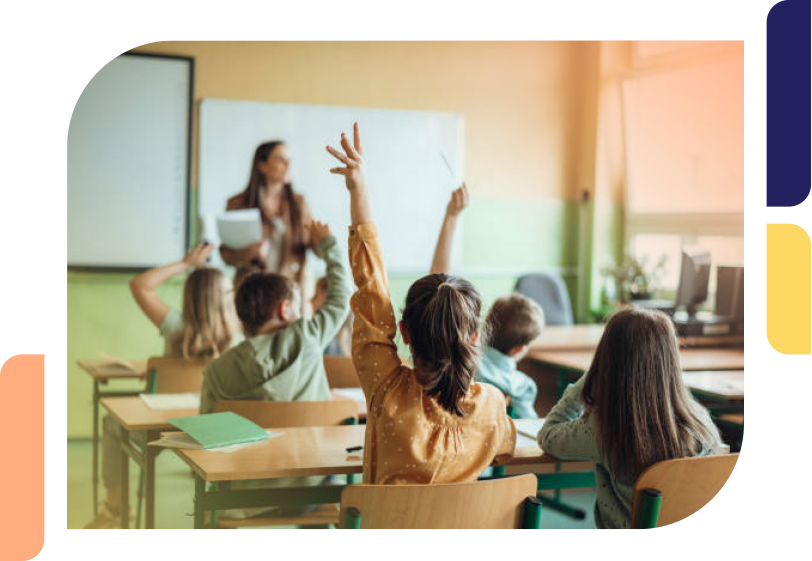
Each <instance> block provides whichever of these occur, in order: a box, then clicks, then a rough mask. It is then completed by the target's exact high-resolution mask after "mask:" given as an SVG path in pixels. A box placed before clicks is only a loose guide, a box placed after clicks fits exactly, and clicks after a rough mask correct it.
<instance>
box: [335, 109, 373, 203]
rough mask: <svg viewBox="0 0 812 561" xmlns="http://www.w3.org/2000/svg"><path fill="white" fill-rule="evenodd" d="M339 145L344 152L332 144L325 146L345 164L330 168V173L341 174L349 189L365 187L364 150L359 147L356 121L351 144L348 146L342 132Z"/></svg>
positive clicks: (347, 141) (359, 141)
mask: <svg viewBox="0 0 812 561" xmlns="http://www.w3.org/2000/svg"><path fill="white" fill-rule="evenodd" d="M341 147H342V148H343V149H344V154H342V153H341V152H339V151H338V150H336V149H335V148H333V147H332V146H328V147H327V151H328V152H329V153H330V154H332V155H333V156H334V157H335V158H336V159H337V160H339V161H340V162H341V163H343V164H344V165H345V166H346V167H343V168H331V169H330V173H337V174H338V175H343V176H344V180H345V181H346V184H347V189H349V190H350V191H352V190H354V189H364V188H366V174H365V170H364V157H363V156H364V152H363V150H362V149H361V136H360V135H359V134H358V123H355V124H354V125H353V146H350V142H349V140H347V136H346V135H345V134H344V133H343V132H342V133H341Z"/></svg>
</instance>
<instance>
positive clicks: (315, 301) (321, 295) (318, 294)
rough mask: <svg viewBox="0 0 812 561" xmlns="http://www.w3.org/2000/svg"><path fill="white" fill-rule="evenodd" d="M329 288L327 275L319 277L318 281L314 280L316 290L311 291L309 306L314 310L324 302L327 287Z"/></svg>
mask: <svg viewBox="0 0 812 561" xmlns="http://www.w3.org/2000/svg"><path fill="white" fill-rule="evenodd" d="M328 288H329V283H328V281H327V277H321V278H320V279H319V280H318V281H316V291H315V292H314V293H313V297H312V298H311V299H310V307H311V308H312V309H313V311H314V312H315V311H316V310H318V309H319V308H321V305H322V304H324V301H325V300H326V299H327V289H328Z"/></svg>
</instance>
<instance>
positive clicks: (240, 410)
mask: <svg viewBox="0 0 812 561" xmlns="http://www.w3.org/2000/svg"><path fill="white" fill-rule="evenodd" d="M220 411H233V412H234V413H236V414H237V415H241V416H242V417H245V418H246V419H248V420H249V421H253V422H254V423H256V424H258V425H259V426H261V427H263V428H285V427H329V426H333V425H341V424H344V423H347V422H355V421H357V418H358V406H357V405H356V404H355V402H354V401H349V400H335V401H259V400H245V401H218V402H217V403H215V404H214V413H219V412H220Z"/></svg>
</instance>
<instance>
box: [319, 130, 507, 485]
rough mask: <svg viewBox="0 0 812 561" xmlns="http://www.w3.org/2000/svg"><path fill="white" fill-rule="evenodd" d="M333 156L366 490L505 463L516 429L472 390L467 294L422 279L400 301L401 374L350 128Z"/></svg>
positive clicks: (475, 328)
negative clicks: (361, 407)
mask: <svg viewBox="0 0 812 561" xmlns="http://www.w3.org/2000/svg"><path fill="white" fill-rule="evenodd" d="M341 146H342V148H343V150H344V152H343V153H341V152H339V151H338V150H336V149H334V148H332V147H329V146H328V147H327V150H328V152H330V154H332V155H333V156H334V157H335V158H337V159H338V160H339V161H340V162H341V163H343V164H344V167H338V168H333V169H331V170H330V172H331V173H335V174H339V175H343V176H344V178H345V181H346V186H347V189H348V191H349V193H350V214H351V219H352V226H350V236H349V248H350V251H349V253H350V264H351V267H352V273H353V278H354V281H355V285H356V287H357V290H356V292H355V294H354V295H353V296H352V298H351V300H350V305H351V308H352V311H353V313H354V314H355V322H354V324H353V335H352V359H353V364H354V365H355V368H356V371H357V372H358V377H359V379H360V381H361V387H362V389H363V391H364V394H365V396H366V400H367V408H368V413H367V428H366V438H365V446H364V482H366V483H377V484H387V483H390V484H391V483H394V484H397V483H452V482H462V481H473V480H476V478H477V477H478V475H479V474H480V473H481V472H482V471H483V470H484V469H485V468H486V467H488V466H489V465H491V463H492V462H493V460H494V458H495V457H497V456H500V455H511V454H512V453H513V450H514V447H515V444H516V429H515V427H514V425H513V422H512V421H511V420H510V418H509V417H508V416H507V414H506V413H505V398H504V396H503V395H502V393H501V392H500V391H499V390H497V389H496V388H494V387H492V386H489V385H487V384H478V383H475V382H473V377H474V370H475V368H476V362H477V357H478V349H477V340H478V338H479V337H480V334H481V331H482V329H481V327H480V322H479V314H480V310H481V306H482V302H481V299H480V296H479V293H478V292H477V291H476V289H475V288H474V287H473V285H471V283H469V282H468V281H466V280H465V279H461V278H458V277H453V276H450V275H428V276H426V277H423V278H422V279H419V280H418V281H417V282H415V283H414V284H413V285H412V286H411V288H410V289H409V292H408V294H407V296H406V306H405V308H404V310H403V319H402V321H401V322H400V332H401V335H402V336H403V340H404V342H405V343H406V344H407V345H409V347H410V349H411V353H412V360H413V363H414V368H409V367H407V366H404V365H403V363H402V362H401V360H400V358H399V357H398V354H397V346H396V345H395V342H394V339H395V334H396V329H397V327H396V321H395V315H394V311H393V309H392V304H391V302H390V300H389V286H388V282H387V278H386V270H385V268H384V264H383V252H382V249H381V246H380V244H379V242H378V235H377V232H376V230H375V225H374V224H373V223H372V212H371V210H370V200H369V193H368V191H367V186H366V179H365V172H364V160H363V151H362V149H361V141H360V135H359V133H358V125H357V123H356V124H355V126H354V142H353V144H352V145H351V144H350V142H349V141H348V140H347V138H346V136H345V135H343V134H342V135H341Z"/></svg>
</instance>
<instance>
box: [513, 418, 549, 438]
mask: <svg viewBox="0 0 812 561" xmlns="http://www.w3.org/2000/svg"><path fill="white" fill-rule="evenodd" d="M513 424H514V425H516V432H518V433H519V434H521V435H523V436H526V437H527V438H532V439H533V440H536V435H538V433H539V431H540V430H541V427H543V426H544V419H514V420H513Z"/></svg>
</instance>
